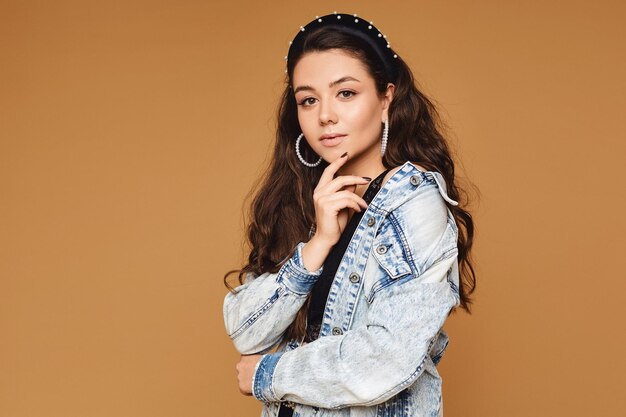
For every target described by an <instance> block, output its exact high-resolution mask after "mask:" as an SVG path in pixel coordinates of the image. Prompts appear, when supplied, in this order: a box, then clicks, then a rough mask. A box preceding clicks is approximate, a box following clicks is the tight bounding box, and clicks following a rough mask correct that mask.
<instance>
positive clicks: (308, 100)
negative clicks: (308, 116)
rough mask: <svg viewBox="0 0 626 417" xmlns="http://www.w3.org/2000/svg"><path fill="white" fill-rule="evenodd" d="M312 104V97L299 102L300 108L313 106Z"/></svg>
mask: <svg viewBox="0 0 626 417" xmlns="http://www.w3.org/2000/svg"><path fill="white" fill-rule="evenodd" d="M314 102H315V99H314V98H313V97H308V98H305V99H304V100H302V101H301V102H300V105H301V106H311V105H313V103H314Z"/></svg>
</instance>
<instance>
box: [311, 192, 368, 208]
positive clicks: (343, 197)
mask: <svg viewBox="0 0 626 417" xmlns="http://www.w3.org/2000/svg"><path fill="white" fill-rule="evenodd" d="M347 201H354V202H355V203H356V204H357V205H358V206H359V207H361V208H364V209H366V208H367V202H366V201H365V200H363V198H361V197H359V196H358V195H356V194H354V193H353V192H351V191H347V190H344V191H338V192H336V193H333V194H330V195H325V196H323V197H320V199H319V200H318V205H319V206H320V207H321V208H322V210H323V211H327V210H328V209H329V208H331V207H332V209H333V210H332V211H333V212H335V213H336V212H338V211H339V210H341V209H342V208H344V207H345V206H344V207H341V206H340V205H339V206H338V205H337V204H336V203H337V202H347Z"/></svg>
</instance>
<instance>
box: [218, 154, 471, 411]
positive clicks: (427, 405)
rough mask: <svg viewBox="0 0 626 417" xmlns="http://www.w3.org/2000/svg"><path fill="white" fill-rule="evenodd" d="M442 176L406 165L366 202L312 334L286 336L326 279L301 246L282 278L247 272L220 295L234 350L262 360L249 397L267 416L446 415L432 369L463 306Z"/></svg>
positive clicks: (453, 232) (453, 225)
mask: <svg viewBox="0 0 626 417" xmlns="http://www.w3.org/2000/svg"><path fill="white" fill-rule="evenodd" d="M446 202H448V203H450V204H452V205H457V204H458V203H457V202H456V201H454V200H452V199H451V198H450V197H448V195H447V193H446V185H445V181H444V178H443V176H442V175H441V174H440V173H439V172H436V171H423V170H421V169H418V168H417V167H416V166H415V165H414V164H413V163H411V162H406V163H404V165H402V166H401V168H400V169H399V170H397V171H396V172H395V173H394V174H393V175H392V176H391V177H390V178H389V179H388V180H387V182H386V183H385V184H384V185H383V186H382V187H381V189H380V190H379V192H378V194H377V195H376V196H375V197H374V199H373V200H372V202H371V203H370V204H369V206H368V208H367V210H366V211H365V212H364V215H363V217H362V219H361V221H360V223H359V224H358V226H357V229H356V231H355V232H354V235H353V237H352V240H351V241H350V243H349V245H348V247H347V249H346V252H345V255H344V256H343V258H342V260H341V263H340V265H339V268H338V270H337V273H336V275H335V279H334V281H333V283H332V287H331V289H330V292H329V294H328V301H327V303H326V308H325V310H324V317H323V322H322V328H321V331H320V335H319V338H318V339H317V340H315V341H313V342H311V343H308V344H302V345H301V344H300V343H299V342H298V341H293V340H292V341H286V343H285V344H283V345H282V346H281V347H280V348H279V349H278V350H276V351H275V352H273V353H270V352H271V350H272V348H273V347H275V346H276V345H277V344H278V343H279V342H281V341H282V337H283V334H284V332H285V330H286V329H287V327H288V326H289V324H290V323H291V322H292V321H293V320H294V318H295V316H296V313H297V312H298V310H299V309H300V307H302V305H303V303H304V302H305V300H306V296H307V294H308V293H309V291H310V290H311V289H312V286H313V284H314V283H315V281H316V280H317V278H318V277H319V275H320V274H321V272H322V269H323V266H322V267H320V269H318V270H317V271H314V272H311V271H309V270H307V269H306V268H305V267H304V264H303V262H302V246H304V244H305V243H304V242H300V243H298V245H297V246H296V248H295V250H294V252H293V255H291V256H290V257H289V258H288V260H287V261H286V262H285V263H283V264H282V266H281V267H280V269H279V271H278V272H277V273H263V274H261V275H258V276H253V275H254V274H247V276H246V278H245V280H244V284H243V285H240V286H239V287H237V288H235V290H234V293H228V294H227V295H226V297H225V300H224V321H225V324H226V330H227V332H228V334H229V336H230V337H231V339H232V340H233V342H234V345H235V347H236V349H237V350H238V351H239V352H240V353H241V354H246V355H247V354H259V353H260V354H263V356H262V357H261V360H260V362H259V363H258V365H257V366H256V369H255V373H254V378H253V382H252V383H253V385H252V386H253V395H254V397H255V398H257V399H258V400H260V401H263V402H264V406H263V411H262V417H270V416H271V417H275V416H277V414H278V409H279V406H280V402H281V401H290V402H293V403H295V404H294V405H295V410H294V417H295V416H317V417H331V416H332V417H336V416H337V417H338V416H345V417H347V416H351V417H357V416H358V417H384V416H394V417H409V416H410V417H416V416H419V417H421V416H442V415H443V402H442V395H441V394H442V390H441V385H442V381H441V378H440V376H439V374H438V372H437V369H436V367H435V365H436V364H437V363H438V362H439V360H440V359H441V357H442V355H443V353H444V351H445V349H446V346H447V344H448V336H447V334H446V333H445V332H444V331H443V330H442V326H443V324H444V322H445V320H446V318H447V317H448V314H449V313H450V312H451V310H452V309H453V308H455V307H456V306H458V305H459V302H460V298H459V272H458V259H457V255H458V250H457V232H458V229H457V225H456V223H455V221H454V217H453V216H452V213H451V212H450V210H449V209H448V207H447V205H446Z"/></svg>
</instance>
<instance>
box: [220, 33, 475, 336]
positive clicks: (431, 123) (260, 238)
mask: <svg viewBox="0 0 626 417" xmlns="http://www.w3.org/2000/svg"><path fill="white" fill-rule="evenodd" d="M330 49H340V50H342V51H343V52H345V53H347V54H349V55H351V56H353V57H355V58H357V59H359V60H360V61H361V62H362V63H363V65H364V66H365V67H366V68H367V70H368V72H369V74H370V75H371V76H372V77H373V78H374V80H375V83H376V88H377V90H378V93H379V95H380V96H381V97H382V96H383V95H384V93H385V90H386V87H387V83H389V82H391V83H393V84H394V85H395V91H394V95H393V100H392V102H391V104H390V107H389V139H388V143H387V150H386V152H385V155H384V156H383V164H384V166H385V167H386V168H393V167H397V166H400V165H402V164H404V163H405V162H406V161H412V162H414V163H417V164H419V165H421V166H423V167H424V168H426V169H428V170H434V171H438V172H440V173H441V174H442V175H443V177H444V178H445V180H446V184H447V187H448V190H447V191H448V195H449V196H450V197H451V198H452V199H454V200H456V201H458V202H459V205H458V206H453V205H450V204H448V203H446V204H447V205H448V208H449V209H450V211H451V212H452V214H453V215H454V219H455V221H456V223H457V226H458V229H459V233H458V261H459V271H460V288H459V292H460V306H461V307H462V308H463V309H464V310H466V311H467V312H468V313H471V311H470V304H471V303H472V300H471V298H470V294H472V293H473V292H474V290H475V288H476V274H475V272H474V268H473V266H472V261H471V258H470V250H471V248H472V242H473V237H474V221H473V220H472V216H471V215H470V213H469V211H468V210H466V207H467V205H468V203H469V201H468V198H467V195H468V193H466V192H464V191H463V190H462V189H461V188H460V187H459V186H458V184H457V181H456V179H455V172H454V161H453V159H452V156H451V153H450V150H449V146H448V143H447V141H446V138H445V137H444V136H443V134H442V132H443V125H442V123H441V120H440V118H439V115H438V112H437V110H436V108H435V105H434V104H433V103H432V102H431V100H429V99H428V98H427V97H426V96H425V95H424V94H423V93H422V92H421V91H420V90H419V89H418V88H417V86H416V83H415V80H414V78H413V74H412V72H411V70H410V69H409V67H408V66H407V64H406V63H405V62H404V61H403V60H402V59H401V58H400V57H398V58H396V60H397V65H398V75H397V77H396V79H394V80H391V79H389V78H388V77H387V76H386V74H385V70H384V67H383V66H382V63H381V62H380V60H379V58H377V55H376V54H375V53H374V51H373V50H372V49H371V47H370V46H369V45H368V44H367V43H366V42H364V41H362V40H361V39H358V38H356V37H354V36H352V35H350V34H348V33H344V32H342V31H340V30H337V29H329V28H324V27H321V28H319V29H317V30H315V31H312V32H311V33H310V35H309V36H308V37H307V38H306V40H305V41H304V45H303V48H302V53H301V54H300V55H299V56H296V57H294V58H293V59H290V60H289V62H288V65H287V75H286V84H287V85H286V87H285V90H284V92H283V94H282V99H281V101H280V105H279V108H278V126H277V130H276V142H275V146H274V151H273V157H272V159H271V162H270V165H269V167H268V168H267V171H266V172H265V174H264V175H263V177H262V179H261V183H260V188H258V191H257V192H256V193H255V195H254V198H253V200H252V203H251V206H250V212H249V220H248V224H247V227H246V229H247V238H248V243H249V245H250V248H251V249H250V254H249V256H248V263H247V264H246V265H245V266H244V267H243V268H241V269H237V270H232V271H229V272H227V273H226V275H225V276H224V284H225V285H226V286H227V287H228V288H229V289H230V290H231V291H232V290H233V287H232V286H231V285H230V284H229V283H228V282H227V278H228V276H229V275H230V274H233V273H238V279H239V283H240V284H242V283H243V280H244V277H245V276H246V274H248V273H252V274H254V275H253V276H258V275H261V274H262V273H265V272H270V273H276V272H278V270H279V269H280V267H281V266H282V264H283V263H284V262H285V261H286V260H287V259H289V258H290V256H291V255H292V254H293V252H294V249H295V246H296V245H297V244H298V243H299V242H305V241H307V240H308V239H309V232H310V230H311V227H312V226H313V224H314V221H315V209H314V205H313V189H314V188H315V186H316V185H317V183H318V181H319V179H320V176H321V174H322V171H323V170H324V168H326V167H327V166H328V163H326V162H325V161H322V163H321V164H320V165H318V166H317V167H314V168H309V167H306V166H304V165H303V164H302V163H300V161H299V160H298V158H297V156H296V153H295V151H294V144H295V141H296V138H297V136H298V135H299V134H300V131H301V130H300V126H299V124H298V114H297V106H296V101H295V97H294V93H293V90H292V85H291V79H292V76H293V71H294V68H295V66H296V64H297V63H298V61H299V59H300V58H302V56H303V55H304V54H306V53H309V52H320V51H327V50H330ZM300 151H301V153H302V156H303V157H304V158H305V159H306V160H308V161H315V160H316V159H317V158H318V156H317V155H316V154H315V153H314V152H313V150H312V149H311V148H310V147H309V146H308V144H306V142H305V141H302V142H301V143H300ZM461 197H462V198H461ZM308 305H309V299H307V301H306V302H305V303H304V305H303V306H302V308H301V310H300V311H299V312H298V314H297V315H296V318H295V320H294V321H293V323H292V324H291V325H290V326H289V328H288V329H287V330H286V332H285V335H284V337H283V342H286V341H288V340H292V339H297V340H299V339H301V338H302V337H303V336H304V334H305V331H306V319H307V309H308Z"/></svg>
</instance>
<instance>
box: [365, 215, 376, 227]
mask: <svg viewBox="0 0 626 417" xmlns="http://www.w3.org/2000/svg"><path fill="white" fill-rule="evenodd" d="M374 223H376V219H375V218H373V217H370V218H369V219H367V225H368V226H369V227H372V226H374Z"/></svg>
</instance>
